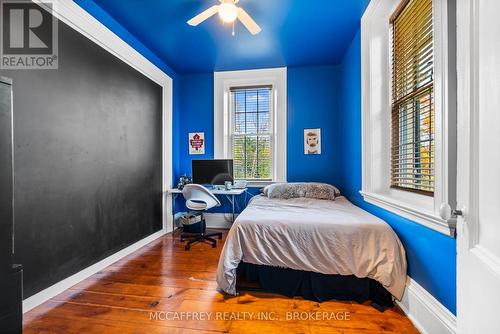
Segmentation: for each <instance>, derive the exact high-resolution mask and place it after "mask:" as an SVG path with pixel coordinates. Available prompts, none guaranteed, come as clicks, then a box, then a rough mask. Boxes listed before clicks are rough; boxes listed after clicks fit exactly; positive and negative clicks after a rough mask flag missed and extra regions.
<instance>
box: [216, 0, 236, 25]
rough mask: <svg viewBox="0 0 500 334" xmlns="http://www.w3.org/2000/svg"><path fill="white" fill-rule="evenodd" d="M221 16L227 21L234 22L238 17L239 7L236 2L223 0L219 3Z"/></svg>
mask: <svg viewBox="0 0 500 334" xmlns="http://www.w3.org/2000/svg"><path fill="white" fill-rule="evenodd" d="M219 17H220V18H221V20H222V21H224V22H225V23H233V22H234V21H235V20H236V18H237V17H238V7H236V5H235V4H234V2H232V1H230V2H223V3H221V4H220V5H219Z"/></svg>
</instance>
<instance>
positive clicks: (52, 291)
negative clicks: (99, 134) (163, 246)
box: [23, 230, 166, 313]
mask: <svg viewBox="0 0 500 334" xmlns="http://www.w3.org/2000/svg"><path fill="white" fill-rule="evenodd" d="M165 234H166V232H165V230H161V231H158V232H155V233H153V234H151V235H150V236H148V237H146V238H144V239H142V240H139V241H137V242H136V243H134V244H132V245H130V246H128V247H126V248H124V249H122V250H120V251H118V252H116V253H114V254H113V255H111V256H108V257H107V258H105V259H103V260H101V261H99V262H97V263H95V264H93V265H91V266H90V267H87V268H85V269H83V270H82V271H80V272H78V273H76V274H74V275H72V276H70V277H68V278H65V279H63V280H62V281H60V282H58V283H56V284H54V285H52V286H50V287H48V288H47V289H45V290H42V291H40V292H38V293H37V294H34V295H33V296H31V297H29V298H26V299H25V300H23V313H26V312H28V311H29V310H31V309H33V308H35V307H37V306H38V305H40V304H42V303H44V302H46V301H47V300H49V299H51V298H53V297H55V296H57V295H58V294H60V293H61V292H63V291H64V290H67V289H69V288H71V287H72V286H73V285H75V284H78V283H80V282H81V281H83V280H84V279H86V278H88V277H90V276H92V275H93V274H95V273H97V272H99V271H101V270H103V269H104V268H106V267H108V266H110V265H111V264H113V263H115V262H116V261H118V260H120V259H122V258H124V257H125V256H127V255H130V254H131V253H133V252H135V251H136V250H138V249H139V248H141V247H143V246H145V245H147V244H149V243H150V242H152V241H154V240H156V239H158V238H160V237H161V236H163V235H165Z"/></svg>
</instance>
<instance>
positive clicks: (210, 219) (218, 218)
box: [174, 212, 238, 229]
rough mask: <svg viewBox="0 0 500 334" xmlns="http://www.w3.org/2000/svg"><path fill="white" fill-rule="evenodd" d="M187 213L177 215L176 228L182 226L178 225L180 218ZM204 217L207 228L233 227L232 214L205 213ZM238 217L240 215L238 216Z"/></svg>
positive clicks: (175, 219)
mask: <svg viewBox="0 0 500 334" xmlns="http://www.w3.org/2000/svg"><path fill="white" fill-rule="evenodd" d="M184 213H185V212H179V213H176V214H175V218H174V221H175V224H176V226H180V225H179V224H177V222H178V219H179V218H180V216H182V215H183V214H184ZM203 216H205V220H206V221H207V227H208V228H222V229H230V228H231V226H232V223H231V219H232V214H230V213H226V214H224V213H204V214H203ZM236 217H238V215H236Z"/></svg>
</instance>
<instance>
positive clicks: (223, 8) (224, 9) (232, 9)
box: [187, 0, 261, 36]
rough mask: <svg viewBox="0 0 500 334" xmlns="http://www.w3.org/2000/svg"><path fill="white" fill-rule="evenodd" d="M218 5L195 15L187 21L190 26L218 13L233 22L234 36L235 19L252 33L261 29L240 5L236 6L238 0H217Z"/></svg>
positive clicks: (254, 33) (226, 21)
mask: <svg viewBox="0 0 500 334" xmlns="http://www.w3.org/2000/svg"><path fill="white" fill-rule="evenodd" d="M219 1H220V5H214V6H212V7H210V8H208V9H207V10H205V11H204V12H202V13H200V14H198V15H196V16H195V17H193V18H192V19H191V20H189V21H187V23H188V24H189V25H191V26H197V25H198V24H200V23H201V22H203V21H205V20H206V19H208V18H209V17H212V16H213V15H215V14H217V13H219V17H220V18H221V20H222V21H223V22H225V23H233V36H234V22H235V21H236V19H238V20H240V22H241V23H242V24H243V25H244V26H245V28H247V29H248V31H250V33H251V34H252V35H256V34H258V33H259V32H260V31H261V29H260V27H259V25H258V24H257V23H255V21H254V20H253V19H252V18H251V17H250V15H248V13H247V12H246V11H245V10H244V9H243V8H241V7H237V6H236V4H237V3H238V2H239V1H240V0H219Z"/></svg>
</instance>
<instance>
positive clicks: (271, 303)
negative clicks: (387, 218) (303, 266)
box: [24, 234, 418, 334]
mask: <svg viewBox="0 0 500 334" xmlns="http://www.w3.org/2000/svg"><path fill="white" fill-rule="evenodd" d="M225 236H226V234H224V238H225ZM221 249H222V244H221V243H220V242H219V243H218V245H217V248H211V246H210V245H208V244H197V245H195V246H193V247H192V248H191V250H190V251H189V252H186V251H184V247H183V246H182V244H181V243H180V241H179V240H178V238H175V239H172V237H171V236H170V235H167V236H165V237H163V238H161V239H158V240H156V241H154V242H152V243H151V244H149V245H147V246H145V247H143V248H141V249H140V250H138V251H137V252H135V253H133V254H131V255H130V256H128V257H126V258H124V259H122V260H120V261H119V262H116V263H114V264H113V265H112V266H110V267H108V268H106V269H105V270H103V271H101V272H99V273H97V274H95V275H93V276H91V277H90V278H88V279H86V280H85V281H83V282H81V283H79V284H77V285H75V286H73V287H72V288H71V289H69V290H67V291H65V292H63V293H62V294H60V295H58V296H56V297H54V298H53V299H51V300H50V301H48V302H46V303H44V304H42V305H40V306H39V307H37V308H35V309H33V310H31V311H30V312H28V313H26V314H25V319H24V333H44V334H49V333H65V334H66V333H68V334H69V333H99V334H106V333H120V334H128V333H209V332H211V333H213V332H225V333H278V332H286V333H418V332H417V330H416V329H415V327H414V326H413V325H412V324H411V322H410V321H409V320H408V318H407V317H406V316H405V315H404V314H402V313H401V312H400V311H399V310H398V309H397V308H394V309H390V310H386V311H385V312H384V313H380V312H378V311H377V310H375V309H374V308H373V307H371V306H369V305H361V304H357V303H345V302H334V301H331V302H324V303H317V302H312V301H307V300H303V299H300V298H293V299H291V298H287V297H283V296H280V295H274V294H268V293H257V292H255V293H254V292H252V293H242V294H241V295H239V296H237V297H232V296H225V295H223V294H221V293H219V292H217V290H216V287H217V284H216V283H215V272H216V269H217V262H218V258H219V254H220V251H221ZM202 317H204V319H202ZM181 318H182V319H181ZM209 318H210V319H209ZM341 318H344V319H343V320H342V319H341Z"/></svg>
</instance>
